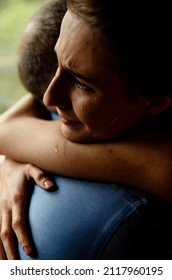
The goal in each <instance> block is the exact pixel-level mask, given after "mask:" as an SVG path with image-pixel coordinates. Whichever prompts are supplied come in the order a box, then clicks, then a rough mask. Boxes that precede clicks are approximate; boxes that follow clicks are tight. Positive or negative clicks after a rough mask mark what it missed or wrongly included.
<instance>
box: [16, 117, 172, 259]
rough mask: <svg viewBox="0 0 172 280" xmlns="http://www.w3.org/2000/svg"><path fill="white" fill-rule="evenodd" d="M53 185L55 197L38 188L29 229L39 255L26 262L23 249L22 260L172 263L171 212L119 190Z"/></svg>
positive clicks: (78, 183)
mask: <svg viewBox="0 0 172 280" xmlns="http://www.w3.org/2000/svg"><path fill="white" fill-rule="evenodd" d="M52 118H53V119H56V118H57V115H56V114H54V115H53V114H52ZM54 179H55V182H56V184H57V186H58V188H57V189H56V190H55V191H53V192H46V191H44V190H42V189H40V188H39V187H37V186H35V187H34V191H33V194H32V197H31V202H30V207H29V224H30V227H31V234H32V236H33V240H34V243H35V248H36V251H37V252H36V254H35V256H33V257H32V258H31V257H27V256H26V255H25V254H24V253H23V251H22V249H21V248H20V247H19V253H20V257H21V259H41V260H44V259H49V260H51V259H57V260H58V259H60V260H63V259H80V260H81V259H151V258H152V259H156V258H157V259H167V258H169V259H170V258H172V238H171V236H172V219H171V213H172V211H171V206H169V207H168V206H167V207H166V204H164V203H163V202H159V201H157V200H156V199H155V198H154V199H153V200H152V198H149V197H147V196H146V194H143V193H141V192H138V191H134V190H131V189H129V188H125V187H122V186H117V185H115V184H108V183H102V182H89V181H84V180H75V179H72V178H65V177H60V176H56V177H54Z"/></svg>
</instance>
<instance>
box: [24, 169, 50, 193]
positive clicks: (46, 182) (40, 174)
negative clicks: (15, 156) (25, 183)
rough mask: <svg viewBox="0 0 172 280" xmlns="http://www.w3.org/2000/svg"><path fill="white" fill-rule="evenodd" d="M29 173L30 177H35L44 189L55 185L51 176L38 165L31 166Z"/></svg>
mask: <svg viewBox="0 0 172 280" xmlns="http://www.w3.org/2000/svg"><path fill="white" fill-rule="evenodd" d="M28 175H29V177H31V178H33V179H34V181H35V182H36V184H37V185H38V186H40V187H41V188H42V189H45V190H49V189H52V188H53V187H54V186H55V183H54V182H53V180H52V179H51V178H49V177H48V176H47V175H46V173H45V172H44V171H42V170H41V169H39V168H38V167H36V166H33V165H30V166H29V171H28Z"/></svg>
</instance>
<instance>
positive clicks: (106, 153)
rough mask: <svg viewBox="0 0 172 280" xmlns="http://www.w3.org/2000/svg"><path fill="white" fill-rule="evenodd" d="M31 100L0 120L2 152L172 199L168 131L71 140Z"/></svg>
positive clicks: (55, 169)
mask: <svg viewBox="0 0 172 280" xmlns="http://www.w3.org/2000/svg"><path fill="white" fill-rule="evenodd" d="M32 102H33V100H32ZM32 102H31V103H30V104H29V102H28V104H25V105H26V107H27V110H26V109H25V110H23V109H22V106H21V107H20V109H19V110H16V111H15V114H11V115H10V117H8V116H7V113H6V117H4V116H2V119H0V129H1V134H0V143H1V145H0V153H1V154H5V155H6V156H7V157H9V158H12V159H14V160H16V161H20V162H29V163H31V164H34V165H36V166H39V167H40V168H42V169H44V170H47V171H49V172H53V173H58V174H60V175H64V176H70V177H76V178H83V179H90V180H99V181H107V182H115V183H118V184H124V185H128V186H132V187H135V188H138V189H142V190H144V191H148V192H151V193H154V194H157V195H159V196H162V197H164V198H166V199H169V200H172V188H171V181H172V178H171V176H172V175H171V174H172V172H171V171H172V170H171V168H172V167H171V158H172V145H171V143H172V142H171V135H170V134H169V135H168V134H163V135H159V134H160V133H158V132H147V133H146V132H145V133H140V134H139V133H138V134H136V133H135V134H133V135H132V136H131V135H130V136H128V137H126V136H125V137H123V138H121V139H120V140H117V141H115V142H111V143H95V144H79V143H74V142H71V141H68V140H67V139H65V138H64V137H63V136H62V134H61V131H60V123H59V122H58V121H48V120H42V119H39V118H40V117H41V115H39V116H37V110H36V112H34V110H32V108H33V104H32ZM41 110H42V109H41ZM30 111H32V113H29V114H28V112H30ZM21 116H22V117H21Z"/></svg>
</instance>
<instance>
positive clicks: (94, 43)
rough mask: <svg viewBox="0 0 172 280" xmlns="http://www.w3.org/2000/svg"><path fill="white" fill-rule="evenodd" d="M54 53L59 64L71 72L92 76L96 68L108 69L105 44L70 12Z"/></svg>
mask: <svg viewBox="0 0 172 280" xmlns="http://www.w3.org/2000/svg"><path fill="white" fill-rule="evenodd" d="M55 51H56V53H57V56H58V60H59V63H61V64H62V65H64V66H65V67H67V68H69V69H71V70H73V71H77V72H78V71H81V72H84V74H85V75H87V74H89V75H93V76H94V75H95V71H98V68H99V69H105V68H107V69H108V67H107V65H106V64H107V61H108V59H107V57H109V55H107V48H106V44H104V41H103V40H102V38H101V37H100V36H99V34H98V33H96V30H92V29H91V28H90V27H89V26H88V25H87V24H86V23H85V22H84V21H82V20H80V19H78V18H76V16H75V15H74V14H72V13H71V12H67V13H66V14H65V17H64V19H63V22H62V26H61V32H60V36H59V39H58V41H57V44H56V46H55ZM87 72H88V73H87Z"/></svg>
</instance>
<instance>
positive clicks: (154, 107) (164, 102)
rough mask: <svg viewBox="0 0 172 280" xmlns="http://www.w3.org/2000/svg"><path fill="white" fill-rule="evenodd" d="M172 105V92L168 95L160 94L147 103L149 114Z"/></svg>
mask: <svg viewBox="0 0 172 280" xmlns="http://www.w3.org/2000/svg"><path fill="white" fill-rule="evenodd" d="M171 105H172V93H171V94H168V95H166V96H159V97H155V98H153V99H151V100H150V101H148V103H147V112H148V115H154V114H157V113H160V112H163V111H165V110H166V109H168V108H169V107H170V106H171Z"/></svg>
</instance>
